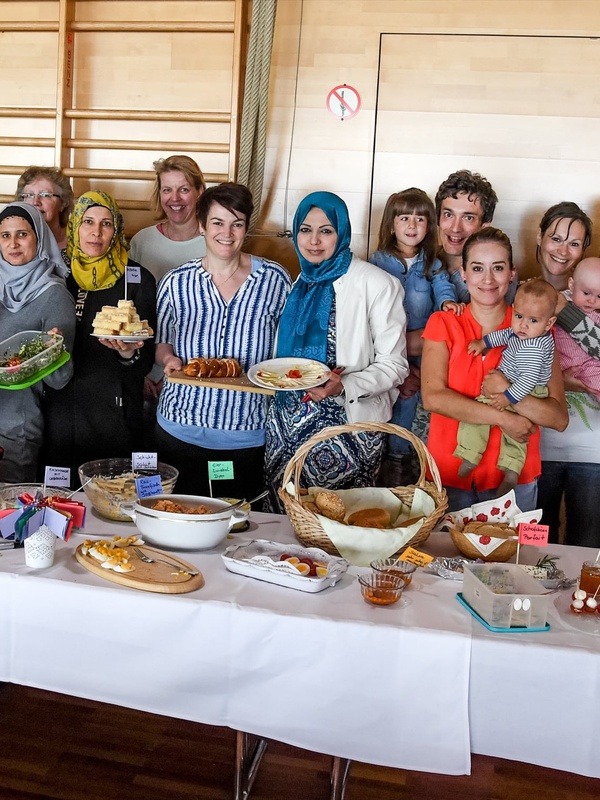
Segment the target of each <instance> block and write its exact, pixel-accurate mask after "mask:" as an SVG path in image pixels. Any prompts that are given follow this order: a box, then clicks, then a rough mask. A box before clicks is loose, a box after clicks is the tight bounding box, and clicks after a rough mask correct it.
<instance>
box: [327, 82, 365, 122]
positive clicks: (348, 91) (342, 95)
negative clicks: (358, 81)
mask: <svg viewBox="0 0 600 800" xmlns="http://www.w3.org/2000/svg"><path fill="white" fill-rule="evenodd" d="M326 105H327V108H328V109H329V111H330V112H331V113H332V114H333V115H334V117H337V118H338V119H341V120H342V122H343V121H344V120H345V119H352V117H354V116H356V114H358V112H359V111H360V95H359V93H358V92H357V91H356V89H355V88H354V87H353V86H348V84H346V83H343V84H341V85H340V86H335V87H334V88H333V89H332V90H331V91H330V92H329V94H328V95H327V102H326Z"/></svg>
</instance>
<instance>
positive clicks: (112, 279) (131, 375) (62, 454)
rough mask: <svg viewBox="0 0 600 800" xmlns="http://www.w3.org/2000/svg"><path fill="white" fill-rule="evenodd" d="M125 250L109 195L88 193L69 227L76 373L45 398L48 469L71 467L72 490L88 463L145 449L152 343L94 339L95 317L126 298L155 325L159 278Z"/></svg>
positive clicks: (69, 282) (119, 218)
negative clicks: (145, 400) (145, 392)
mask: <svg viewBox="0 0 600 800" xmlns="http://www.w3.org/2000/svg"><path fill="white" fill-rule="evenodd" d="M127 250H128V247H127V243H126V241H125V236H124V231H123V217H122V216H121V213H120V212H119V208H118V206H117V204H116V202H115V201H114V200H113V198H112V197H110V195H108V194H105V193H104V192H86V193H85V194H83V195H82V196H81V197H80V198H79V200H78V201H77V202H76V203H75V208H74V210H73V212H72V214H71V217H70V219H69V224H68V226H67V255H68V257H69V259H70V262H71V274H70V275H69V277H68V278H67V287H68V288H69V290H70V291H71V293H72V294H73V297H74V298H75V309H76V314H77V330H76V334H75V348H74V353H73V360H74V369H75V374H74V377H73V380H72V381H71V383H70V384H69V385H68V386H67V387H66V389H63V390H62V391H61V392H60V394H59V393H54V392H48V394H47V398H46V437H45V447H44V459H45V463H46V464H51V465H52V466H65V467H71V482H72V484H73V485H76V481H77V467H78V466H79V465H80V464H83V463H84V462H85V461H90V460H93V459H96V458H111V457H128V456H130V454H131V452H132V451H136V450H144V441H143V431H142V419H143V385H144V375H146V373H147V372H149V370H150V368H151V367H152V364H153V363H154V344H153V340H151V339H150V340H146V341H143V340H140V341H136V342H124V341H122V340H120V339H113V338H106V339H104V338H102V339H98V338H95V337H93V336H92V335H91V334H92V332H93V326H92V322H93V320H94V317H95V316H96V313H97V312H99V311H101V310H102V307H103V306H116V305H117V303H118V301H119V300H123V299H125V297H127V299H129V300H133V303H134V305H135V308H136V310H137V312H138V314H139V315H140V318H141V319H147V320H148V322H149V325H150V327H152V328H153V329H154V328H156V283H155V280H154V278H153V276H152V275H151V273H150V272H149V271H148V270H146V269H144V267H141V266H139V265H138V264H135V262H132V261H130V260H129V259H128V256H127Z"/></svg>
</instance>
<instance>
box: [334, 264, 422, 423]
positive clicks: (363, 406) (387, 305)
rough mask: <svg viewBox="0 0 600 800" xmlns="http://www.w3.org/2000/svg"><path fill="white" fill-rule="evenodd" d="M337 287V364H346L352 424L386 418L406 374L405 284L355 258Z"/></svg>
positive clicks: (346, 384)
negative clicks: (403, 286) (403, 287)
mask: <svg viewBox="0 0 600 800" xmlns="http://www.w3.org/2000/svg"><path fill="white" fill-rule="evenodd" d="M333 288H334V290H335V297H336V305H335V308H336V362H337V364H336V365H337V366H338V367H343V368H344V372H343V374H342V383H343V385H344V396H345V404H346V413H347V416H348V422H388V421H389V420H390V419H391V416H392V407H393V405H394V402H395V401H396V398H397V397H398V393H399V386H400V385H401V384H402V383H403V382H404V380H405V378H406V376H407V375H408V361H407V360H406V314H405V312H404V305H403V300H404V290H403V289H402V284H401V283H400V281H399V280H398V279H397V278H394V277H393V276H392V275H389V274H388V273H387V272H384V271H383V270H382V269H380V268H379V267H376V266H374V265H373V264H369V263H367V262H366V261H362V260H361V259H360V258H356V256H353V257H352V261H351V263H350V266H349V268H348V271H347V272H346V273H345V274H344V275H342V277H341V278H338V279H337V280H336V281H335V282H334V284H333Z"/></svg>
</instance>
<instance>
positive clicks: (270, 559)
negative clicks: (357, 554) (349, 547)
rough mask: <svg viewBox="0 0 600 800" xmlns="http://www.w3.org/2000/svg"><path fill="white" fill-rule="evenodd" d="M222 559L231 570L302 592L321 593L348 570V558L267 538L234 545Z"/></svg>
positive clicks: (315, 548) (316, 548)
mask: <svg viewBox="0 0 600 800" xmlns="http://www.w3.org/2000/svg"><path fill="white" fill-rule="evenodd" d="M222 558H223V562H224V564H225V566H226V567H227V569H228V570H229V571H230V572H236V573H237V574H238V575H245V576H246V577H248V578H257V579H258V580H261V581H266V582H267V583H275V584H277V585H278V586H287V587H288V588H289V589H298V590H299V591H301V592H321V591H323V589H327V588H328V587H329V586H335V584H336V583H337V582H338V581H339V580H340V578H341V577H342V576H343V574H344V573H345V572H346V570H347V569H348V562H347V561H346V559H344V558H339V557H337V556H330V555H328V554H327V553H326V552H325V551H324V550H320V549H319V548H318V547H302V546H301V545H297V544H289V545H283V544H280V543H279V542H270V541H268V540H267V539H253V540H252V541H249V542H241V543H239V544H234V545H231V546H230V547H228V548H227V549H226V550H225V552H224V553H223V554H222ZM290 558H291V559H292V561H290V560H289V559H290ZM294 560H297V562H298V565H296V564H295V563H293V562H294ZM299 565H304V566H303V567H300V566H299ZM317 565H319V566H317ZM306 567H308V570H307V569H306ZM313 568H314V569H313ZM311 572H314V573H315V574H310V573H311ZM303 573H305V574H303Z"/></svg>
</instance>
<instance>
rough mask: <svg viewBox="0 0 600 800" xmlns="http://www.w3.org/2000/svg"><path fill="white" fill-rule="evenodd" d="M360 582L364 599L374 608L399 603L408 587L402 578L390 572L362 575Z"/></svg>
mask: <svg viewBox="0 0 600 800" xmlns="http://www.w3.org/2000/svg"><path fill="white" fill-rule="evenodd" d="M358 582H359V584H360V590H361V592H362V596H363V598H364V599H365V600H366V602H367V603H371V604H372V605H374V606H390V605H392V603H397V602H398V600H400V596H401V595H402V592H403V591H404V588H405V586H406V583H405V582H404V580H403V579H402V578H401V577H400V576H398V575H392V574H391V573H389V572H372V573H371V574H370V575H360V576H359V578H358Z"/></svg>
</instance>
